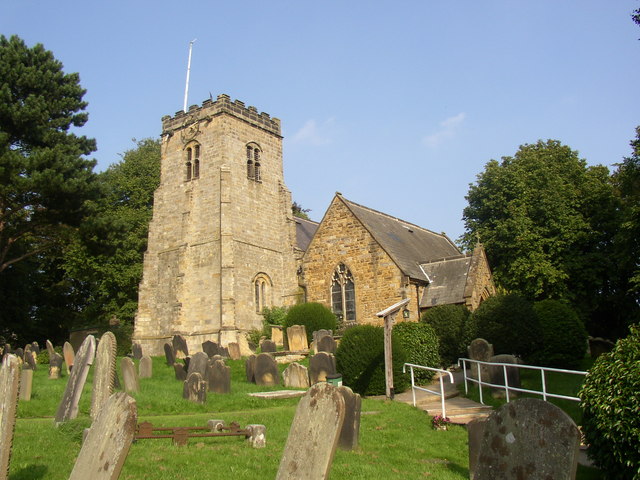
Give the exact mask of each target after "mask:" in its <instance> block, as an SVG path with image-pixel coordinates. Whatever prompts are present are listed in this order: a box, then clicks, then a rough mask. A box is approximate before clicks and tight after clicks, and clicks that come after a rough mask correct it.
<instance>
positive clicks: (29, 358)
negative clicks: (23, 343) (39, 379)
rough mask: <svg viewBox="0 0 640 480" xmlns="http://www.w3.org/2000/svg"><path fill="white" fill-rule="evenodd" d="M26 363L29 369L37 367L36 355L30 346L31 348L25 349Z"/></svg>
mask: <svg viewBox="0 0 640 480" xmlns="http://www.w3.org/2000/svg"><path fill="white" fill-rule="evenodd" d="M24 363H25V365H26V366H27V367H28V368H29V370H35V369H36V368H37V365H38V364H37V362H36V357H35V356H34V355H33V351H32V350H31V348H30V347H29V350H27V349H25V351H24Z"/></svg>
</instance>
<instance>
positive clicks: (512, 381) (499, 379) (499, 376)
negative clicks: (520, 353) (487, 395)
mask: <svg viewBox="0 0 640 480" xmlns="http://www.w3.org/2000/svg"><path fill="white" fill-rule="evenodd" d="M490 361H491V363H509V364H512V365H518V359H517V358H516V357H514V356H513V355H508V354H503V355H494V356H493V357H491V358H490ZM505 368H506V370H507V383H508V385H509V387H515V388H520V386H521V385H520V369H519V368H518V367H503V366H502V365H496V366H495V367H494V366H489V381H490V382H491V383H493V384H494V385H505V378H504V371H505ZM517 394H518V392H516V391H512V390H509V399H512V398H513V397H515V396H516V395H517ZM491 395H492V396H493V397H494V398H504V397H506V392H505V390H504V389H503V388H495V387H491Z"/></svg>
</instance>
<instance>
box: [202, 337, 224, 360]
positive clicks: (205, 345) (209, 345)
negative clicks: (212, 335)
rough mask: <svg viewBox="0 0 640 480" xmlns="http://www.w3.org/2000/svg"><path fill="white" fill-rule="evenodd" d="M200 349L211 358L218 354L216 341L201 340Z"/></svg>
mask: <svg viewBox="0 0 640 480" xmlns="http://www.w3.org/2000/svg"><path fill="white" fill-rule="evenodd" d="M202 351H203V352H204V353H206V354H207V356H208V357H209V358H211V357H213V356H214V355H220V346H219V345H218V344H217V343H216V342H212V341H211V340H207V341H206V342H202Z"/></svg>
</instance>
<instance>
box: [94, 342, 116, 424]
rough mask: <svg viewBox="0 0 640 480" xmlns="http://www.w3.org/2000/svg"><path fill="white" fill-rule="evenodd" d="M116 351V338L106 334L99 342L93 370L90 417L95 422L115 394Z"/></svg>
mask: <svg viewBox="0 0 640 480" xmlns="http://www.w3.org/2000/svg"><path fill="white" fill-rule="evenodd" d="M116 350H117V341H116V336H115V335H114V334H113V333H112V332H105V333H104V334H103V335H102V337H100V341H99V342H98V348H97V350H96V362H95V368H94V369H93V389H92V391H91V414H90V415H91V419H92V420H94V421H95V419H96V418H97V417H98V414H99V413H100V410H102V408H103V407H104V405H105V404H106V403H107V400H109V397H110V396H111V394H112V393H113V388H114V384H115V377H116Z"/></svg>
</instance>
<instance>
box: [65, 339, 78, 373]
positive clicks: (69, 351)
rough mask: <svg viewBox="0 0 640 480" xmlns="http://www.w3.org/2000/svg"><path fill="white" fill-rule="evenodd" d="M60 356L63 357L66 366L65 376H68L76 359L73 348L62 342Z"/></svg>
mask: <svg viewBox="0 0 640 480" xmlns="http://www.w3.org/2000/svg"><path fill="white" fill-rule="evenodd" d="M62 356H63V357H64V363H65V364H66V365H67V375H69V373H71V369H72V368H73V363H74V362H75V358H76V354H75V352H74V351H73V347H72V346H71V344H70V343H69V342H64V345H63V346H62Z"/></svg>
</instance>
